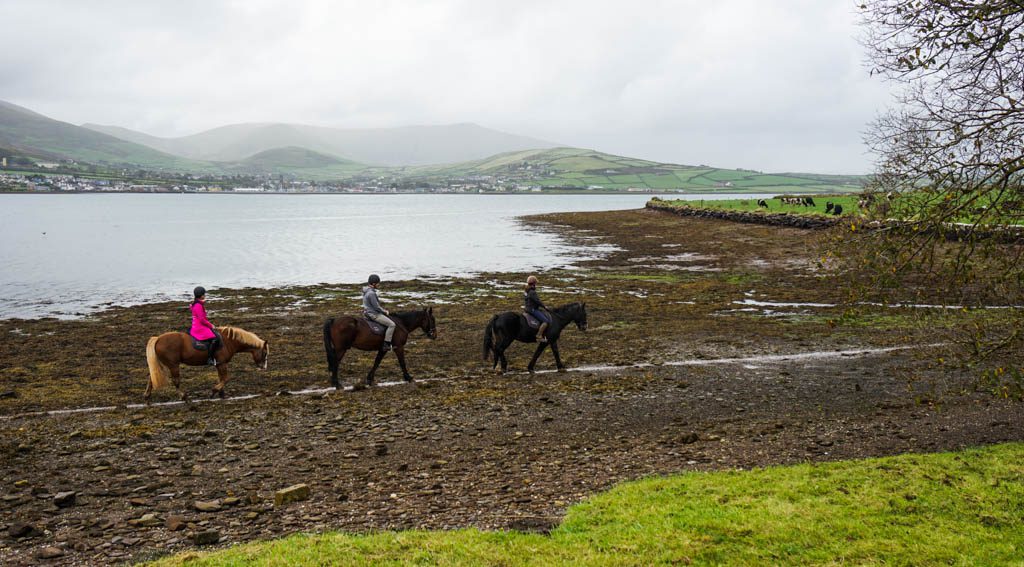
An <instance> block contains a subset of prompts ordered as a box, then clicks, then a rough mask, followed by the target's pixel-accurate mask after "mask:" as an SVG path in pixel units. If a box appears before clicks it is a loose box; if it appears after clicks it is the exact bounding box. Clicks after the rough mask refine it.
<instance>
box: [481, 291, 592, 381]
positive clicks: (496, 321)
mask: <svg viewBox="0 0 1024 567" xmlns="http://www.w3.org/2000/svg"><path fill="white" fill-rule="evenodd" d="M549 313H551V324H550V325H548V329H547V331H546V332H545V333H544V336H545V337H547V339H548V340H547V342H543V343H539V344H538V345H537V350H536V351H534V353H533V358H532V359H530V365H529V366H527V367H526V369H527V370H529V371H530V372H533V367H534V365H535V364H537V359H538V358H540V353H542V352H544V348H545V347H547V346H548V345H549V344H550V345H551V352H553V353H554V354H555V364H556V365H557V366H558V370H559V371H564V370H565V365H563V364H562V357H561V356H560V355H559V353H558V336H559V335H561V334H562V329H564V328H565V327H566V326H568V325H569V323H576V328H578V329H579V330H581V331H586V330H587V304H586V303H570V304H569V305H563V306H561V307H557V308H555V309H551V310H550V311H549ZM513 341H520V342H524V343H533V342H537V331H536V329H533V328H532V327H530V325H529V323H527V322H526V317H525V316H524V315H523V314H522V313H516V312H514V311H506V312H504V313H501V314H498V315H495V316H494V317H491V322H490V323H488V324H487V329H485V330H484V360H490V357H491V354H492V353H493V354H494V367H495V368H497V367H498V363H499V362H500V363H501V371H502V372H505V371H506V370H508V359H507V358H505V349H507V348H508V347H509V345H511V344H512V342H513Z"/></svg>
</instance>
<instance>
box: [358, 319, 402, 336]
mask: <svg viewBox="0 0 1024 567" xmlns="http://www.w3.org/2000/svg"><path fill="white" fill-rule="evenodd" d="M388 318H389V319H391V318H390V317H388ZM391 320H392V321H394V319H391ZM363 322H364V323H366V325H367V326H368V327H370V332H371V333H373V334H375V335H381V336H384V332H385V331H387V330H388V328H387V327H385V326H384V325H381V324H380V323H378V322H376V321H374V320H372V319H370V318H369V317H367V316H366V315H363ZM395 324H396V325H397V323H395Z"/></svg>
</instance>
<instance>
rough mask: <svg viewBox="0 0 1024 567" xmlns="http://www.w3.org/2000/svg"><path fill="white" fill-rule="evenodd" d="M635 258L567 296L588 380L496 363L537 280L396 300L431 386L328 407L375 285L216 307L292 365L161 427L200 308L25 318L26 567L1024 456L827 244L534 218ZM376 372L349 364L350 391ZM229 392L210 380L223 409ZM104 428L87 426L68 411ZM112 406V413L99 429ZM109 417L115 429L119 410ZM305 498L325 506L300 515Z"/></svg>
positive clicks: (12, 434) (191, 377)
mask: <svg viewBox="0 0 1024 567" xmlns="http://www.w3.org/2000/svg"><path fill="white" fill-rule="evenodd" d="M524 223H526V224H527V226H528V228H529V229H531V230H546V231H553V232H557V233H558V234H560V235H561V236H562V237H564V238H566V239H569V240H576V241H579V242H587V243H595V242H596V243H603V244H608V245H611V246H613V247H614V248H613V250H612V251H610V252H609V253H608V254H607V255H605V256H603V257H602V258H599V259H581V260H580V262H579V263H578V265H577V267H576V268H574V269H571V270H551V271H546V272H542V273H540V274H538V275H539V277H540V279H541V292H542V295H543V297H544V299H545V300H546V301H547V302H548V303H550V304H552V305H560V304H563V303H568V302H571V301H585V302H586V304H587V310H588V314H589V329H588V330H587V331H586V332H581V331H578V330H577V329H575V328H574V327H570V328H569V329H568V330H567V331H566V332H565V334H564V335H563V337H562V341H561V351H562V355H563V359H564V360H565V362H566V364H567V365H568V366H569V367H570V371H569V372H565V373H556V372H553V371H552V370H553V369H554V362H553V360H552V359H551V356H550V353H545V354H544V356H543V357H542V358H541V361H540V363H539V365H538V370H540V372H538V373H537V374H533V375H530V374H526V373H525V372H523V370H524V368H525V366H526V362H527V361H528V358H529V355H530V353H531V352H532V348H533V345H523V344H517V345H516V346H514V347H513V348H512V349H511V350H510V352H509V356H510V359H511V361H512V365H513V368H512V372H510V373H507V374H504V375H497V374H495V373H494V372H493V371H492V370H491V365H490V363H485V362H483V361H482V360H481V346H482V335H483V328H484V326H485V325H486V323H487V321H488V320H489V319H490V317H491V316H492V315H493V314H495V313H498V312H500V311H505V310H515V309H517V308H518V305H519V302H520V294H521V287H520V285H521V282H523V281H524V280H525V278H526V275H527V274H522V273H505V274H483V275H480V276H478V277H475V278H463V279H451V280H449V279H437V280H417V281H404V282H386V283H385V285H384V286H383V288H382V291H381V297H382V299H383V300H384V301H386V302H387V303H388V304H389V305H390V306H392V307H394V308H398V309H403V308H417V307H420V306H426V305H431V306H434V308H435V312H436V315H437V325H438V332H439V336H438V338H437V340H434V341H431V340H429V339H428V338H426V337H425V336H423V335H422V333H420V332H417V333H415V334H414V339H413V341H412V342H411V344H410V345H409V347H408V355H407V356H408V360H409V365H410V370H411V371H412V373H413V375H414V376H415V378H416V382H415V383H413V384H404V383H401V381H400V376H401V373H400V371H399V369H398V367H397V364H396V362H395V360H394V357H391V356H389V357H388V358H387V359H385V362H384V364H383V365H382V367H381V369H380V371H379V372H378V375H377V378H378V381H379V382H381V383H382V384H381V386H380V387H377V388H373V389H370V390H367V391H363V392H351V391H334V390H331V389H328V388H327V386H328V382H327V380H328V376H327V370H326V362H325V358H324V352H323V339H322V330H321V329H322V324H323V322H324V320H325V319H326V318H327V317H331V316H336V315H340V314H345V313H355V312H356V311H357V310H358V298H359V290H358V286H350V285H329V284H323V285H318V286H307V287H291V288H287V289H280V290H262V289H242V290H216V292H214V293H212V294H211V301H210V303H209V309H210V315H211V318H212V319H213V320H214V321H215V322H216V323H217V324H228V325H235V326H239V327H242V328H245V329H247V330H250V331H253V332H255V333H257V334H258V335H259V336H261V337H262V338H264V339H266V340H268V341H269V342H270V345H271V356H270V368H269V369H268V370H266V371H262V372H259V371H257V370H256V369H254V368H253V367H252V364H251V362H247V361H246V360H245V359H244V358H240V359H238V360H236V361H235V362H233V363H232V365H231V375H232V381H231V382H230V383H229V384H228V387H227V393H228V395H229V396H234V397H244V399H241V398H240V399H234V400H231V399H229V400H227V401H223V402H209V401H199V400H197V401H196V402H195V403H192V404H190V405H184V404H174V403H172V402H174V401H175V395H174V393H173V391H172V390H169V389H168V390H163V391H159V392H157V394H156V395H155V396H154V402H155V403H154V405H153V406H151V407H148V408H147V407H138V406H136V405H134V404H138V403H139V402H141V401H142V393H143V391H144V389H145V384H146V380H147V376H148V373H147V370H146V364H145V356H144V345H145V341H146V339H147V338H148V337H149V336H151V335H153V334H157V333H159V332H163V331H167V330H177V329H181V328H182V327H184V326H185V325H186V324H187V322H188V314H187V312H186V309H185V306H184V305H180V304H171V303H157V304H150V305H142V306H137V307H130V308H115V309H110V310H108V311H105V312H103V313H101V314H98V315H95V316H91V317H89V318H87V319H83V320H77V321H58V320H53V319H43V320H32V321H26V320H5V321H0V338H2V340H0V434H2V435H0V479H2V481H0V482H2V484H0V563H3V564H11V565H19V564H32V563H36V562H38V561H46V562H54V563H81V564H96V563H117V562H125V561H139V560H145V559H151V558H154V557H159V556H162V555H165V554H168V553H172V552H179V551H182V550H187V549H189V548H193V547H197V546H201V545H227V544H231V543H234V542H240V541H247V540H253V539H263V538H270V537H277V536H281V535H284V534H288V533H293V532H296V531H325V530H347V531H369V530H379V529H392V528H452V527H464V526H475V527H479V528H484V529H508V528H511V529H521V530H534V531H545V530H547V529H548V528H550V527H551V526H552V525H554V524H555V523H557V522H558V521H559V519H560V517H561V515H562V513H563V511H564V510H565V508H566V507H567V506H569V505H571V504H573V503H575V502H578V501H580V500H581V499H584V498H586V497H588V496H589V495H592V494H594V493H595V492H597V491H601V490H604V489H607V488H608V487H610V486H611V485H612V484H614V483H616V482H619V481H622V480H627V479H635V478H639V477H642V476H646V475H652V474H665V473H673V472H680V471H688V470H711V469H725V468H735V467H742V468H748V467H757V466H765V465H771V464H783V463H794V462H803V461H823V460H835V459H848V458H857V457H865V456H881V455H891V454H897V453H904V452H912V451H935V450H943V449H954V448H960V447H966V446H974V445H980V444H987V443H995V442H1001V441H1009V440H1021V439H1022V438H1024V431H1022V428H1021V427H1020V423H1022V420H1021V418H1022V416H1024V409H1022V406H1021V405H1020V403H1019V402H1014V401H1009V400H1002V399H999V398H996V397H993V396H992V395H991V394H989V393H987V392H984V391H976V390H975V388H974V387H973V386H974V384H975V382H974V377H973V376H972V375H971V374H969V373H966V372H961V371H958V370H955V369H950V368H947V367H944V366H942V365H940V364H936V361H938V360H939V359H941V358H942V357H943V356H944V353H945V350H946V348H947V347H945V346H944V345H943V344H942V342H943V340H942V331H943V328H942V326H943V325H947V326H951V325H956V324H957V319H956V314H955V313H949V314H948V316H945V317H939V318H936V319H935V326H932V327H926V326H922V325H920V324H919V323H920V321H921V320H922V318H925V317H927V318H931V317H934V313H935V312H936V311H941V310H937V309H934V308H930V307H924V306H917V307H887V306H878V305H863V306H860V307H859V308H858V309H857V310H856V311H854V312H849V311H845V310H844V308H843V307H840V306H838V304H840V303H841V302H842V301H843V300H844V299H845V294H844V292H843V286H842V285H841V282H840V281H838V280H837V277H836V275H834V274H831V273H829V272H828V271H827V270H826V269H825V268H824V267H823V266H822V265H821V264H820V263H819V258H820V257H821V254H820V252H819V251H818V249H817V241H818V239H819V238H820V234H821V233H820V232H817V231H808V230H801V229H795V228H782V227H771V226H763V225H751V224H739V223H730V222H726V221H721V220H715V219H700V218H682V217H678V216H674V215H670V214H665V213H659V212H656V211H650V210H639V211H619V212H604V213H573V214H555V215H544V216H539V217H530V218H527V219H524ZM371 361H372V356H371V354H370V353H362V352H350V353H349V354H348V355H347V356H346V358H345V360H344V361H343V363H342V375H343V377H344V380H345V381H346V382H347V383H348V384H352V383H354V382H355V381H356V380H357V379H358V378H359V377H361V376H362V375H363V374H364V373H365V372H366V370H367V369H368V368H369V365H370V363H371ZM214 375H215V373H214V371H213V370H211V369H208V368H189V369H186V370H184V377H185V380H184V383H185V387H186V388H187V389H188V390H189V391H190V392H192V393H193V395H194V396H195V397H197V398H201V397H202V396H204V395H205V394H206V393H208V392H209V388H210V387H211V386H212V385H213V382H214ZM76 408H77V409H82V410H85V411H81V412H74V413H68V412H64V411H63V410H68V409H76ZM97 408H100V409H97ZM102 408H106V409H102ZM296 484H305V485H307V486H308V488H309V494H308V498H306V499H300V500H299V501H297V502H293V503H290V504H283V503H278V504H277V505H275V493H276V492H277V491H279V490H282V489H285V488H288V487H290V486H293V485H296Z"/></svg>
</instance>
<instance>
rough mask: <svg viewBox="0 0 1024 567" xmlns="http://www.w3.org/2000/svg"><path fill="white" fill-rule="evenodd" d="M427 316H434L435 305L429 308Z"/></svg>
mask: <svg viewBox="0 0 1024 567" xmlns="http://www.w3.org/2000/svg"><path fill="white" fill-rule="evenodd" d="M427 314H428V315H433V314H434V306H433V305H431V306H430V307H427Z"/></svg>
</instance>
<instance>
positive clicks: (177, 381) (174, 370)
mask: <svg viewBox="0 0 1024 567" xmlns="http://www.w3.org/2000/svg"><path fill="white" fill-rule="evenodd" d="M171 383H172V384H174V389H175V390H177V391H178V395H179V396H181V399H182V401H185V402H187V401H189V399H188V392H185V391H184V390H182V389H181V367H179V366H178V365H177V364H175V365H174V366H171Z"/></svg>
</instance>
